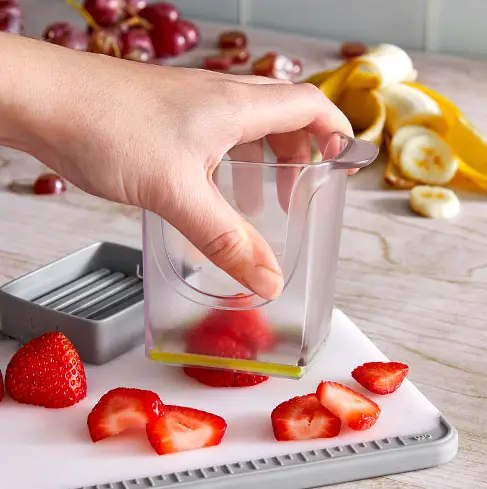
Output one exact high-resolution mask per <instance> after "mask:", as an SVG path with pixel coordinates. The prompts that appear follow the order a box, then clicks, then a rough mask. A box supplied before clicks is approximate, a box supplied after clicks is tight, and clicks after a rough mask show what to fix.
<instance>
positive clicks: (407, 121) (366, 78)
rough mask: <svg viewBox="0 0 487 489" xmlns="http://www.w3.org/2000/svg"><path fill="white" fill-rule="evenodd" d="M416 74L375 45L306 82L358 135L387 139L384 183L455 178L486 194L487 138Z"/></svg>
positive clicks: (405, 60) (396, 54) (402, 58)
mask: <svg viewBox="0 0 487 489" xmlns="http://www.w3.org/2000/svg"><path fill="white" fill-rule="evenodd" d="M417 75H418V73H417V71H416V70H415V69H414V66H413V63H412V60H411V58H410V57H409V56H408V54H407V53H406V52H405V51H404V50H402V49H401V48H399V47H398V46H394V45H391V44H380V45H378V46H376V47H375V48H373V49H371V50H370V51H369V52H368V53H366V54H364V55H363V56H360V57H357V58H354V59H350V60H348V61H346V62H345V63H343V64H342V65H341V66H339V67H338V68H337V69H335V70H331V71H324V72H322V73H317V74H315V75H313V76H312V77H311V78H309V79H308V80H307V81H308V82H309V83H313V84H314V85H316V86H318V87H319V88H320V90H321V91H322V92H323V93H324V94H325V95H326V96H327V97H329V98H330V99H331V101H332V102H334V103H335V104H336V105H337V106H338V107H339V108H340V109H341V110H342V111H343V112H344V113H345V115H346V116H347V117H348V118H349V119H350V121H351V122H352V125H353V127H354V130H355V132H356V137H359V138H363V139H366V140H368V141H372V142H375V143H376V144H381V140H383V139H384V138H385V137H386V136H387V137H390V138H391V139H392V141H393V142H392V141H391V144H390V145H389V146H390V148H391V150H390V151H389V162H388V164H387V167H386V170H385V174H384V178H385V180H386V181H387V182H388V183H389V184H390V185H391V186H392V187H393V188H411V187H413V186H415V185H417V184H418V183H425V184H429V185H445V184H446V183H448V182H450V181H451V179H452V177H453V175H452V173H453V174H454V173H458V174H460V175H462V177H465V178H467V179H469V180H470V181H472V182H475V184H476V185H477V186H478V187H479V188H482V189H484V190H485V191H487V140H486V138H485V137H483V136H482V135H480V134H479V133H478V131H476V129H475V128H474V127H473V126H472V125H471V124H470V122H469V121H468V120H467V119H466V118H465V116H464V115H463V114H462V113H461V112H460V110H459V109H458V108H457V107H456V106H455V105H454V104H453V103H452V102H450V100H448V99H447V98H445V97H444V96H442V95H440V94H438V93H436V92H435V91H433V90H431V89H429V88H427V87H425V86H423V85H421V84H419V83H416V82H415V80H416V78H417ZM406 127H407V128H408V129H407V130H406ZM412 127H414V128H415V129H412ZM418 128H422V130H419V129H418ZM432 134H433V135H432ZM445 145H446V146H447V148H445Z"/></svg>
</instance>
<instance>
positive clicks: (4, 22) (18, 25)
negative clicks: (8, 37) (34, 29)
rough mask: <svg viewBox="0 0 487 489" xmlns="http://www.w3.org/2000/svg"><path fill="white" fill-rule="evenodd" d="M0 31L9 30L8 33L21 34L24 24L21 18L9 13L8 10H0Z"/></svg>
mask: <svg viewBox="0 0 487 489" xmlns="http://www.w3.org/2000/svg"><path fill="white" fill-rule="evenodd" d="M0 32H9V33H10V34H23V33H24V24H23V22H22V18H21V17H18V16H16V15H13V14H11V13H10V12H8V11H1V10H0Z"/></svg>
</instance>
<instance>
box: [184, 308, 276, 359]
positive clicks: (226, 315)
mask: <svg viewBox="0 0 487 489" xmlns="http://www.w3.org/2000/svg"><path fill="white" fill-rule="evenodd" d="M207 335H218V336H228V337H230V338H233V339H234V340H235V341H238V342H239V343H240V344H241V345H243V346H245V347H247V348H249V349H250V350H251V351H252V352H265V351H270V350H272V348H273V347H274V345H275V341H276V338H275V336H274V332H273V331H272V329H271V328H270V326H269V324H268V323H267V322H266V320H265V317H264V315H263V314H262V313H261V312H260V311H259V310H258V309H248V310H238V311H227V310H213V311H211V312H210V314H208V316H207V317H205V318H204V319H203V321H202V322H201V323H200V324H199V325H198V326H197V327H196V328H195V329H193V330H192V331H191V332H190V333H189V335H188V345H189V347H190V348H191V347H193V346H194V345H195V344H199V343H200V342H201V341H202V340H203V339H204V338H205V337H206V336H207Z"/></svg>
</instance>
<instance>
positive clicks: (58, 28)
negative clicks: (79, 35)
mask: <svg viewBox="0 0 487 489" xmlns="http://www.w3.org/2000/svg"><path fill="white" fill-rule="evenodd" d="M73 30H74V27H73V26H72V25H71V24H70V23H69V22H56V23H55V24H50V25H48V26H47V27H46V28H45V29H44V32H43V33H42V39H45V40H46V41H52V40H53V39H55V38H57V37H63V36H65V35H67V34H71V32H72V31H73Z"/></svg>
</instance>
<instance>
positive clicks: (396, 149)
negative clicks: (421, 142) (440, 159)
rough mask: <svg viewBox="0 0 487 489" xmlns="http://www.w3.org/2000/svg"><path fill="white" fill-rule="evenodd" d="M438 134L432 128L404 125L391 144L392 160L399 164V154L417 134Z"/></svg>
mask: <svg viewBox="0 0 487 489" xmlns="http://www.w3.org/2000/svg"><path fill="white" fill-rule="evenodd" d="M422 135H428V136H432V137H434V136H436V135H437V134H436V133H435V132H434V131H432V130H431V129H427V128H426V127H423V126H403V127H401V128H400V129H398V131H397V132H396V133H395V134H394V135H393V136H392V139H391V141H390V146H389V156H390V158H391V160H392V161H393V162H394V163H396V165H397V164H399V155H400V154H401V151H402V148H403V146H404V144H405V143H406V142H407V141H408V140H409V139H411V138H413V137H415V136H422Z"/></svg>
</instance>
